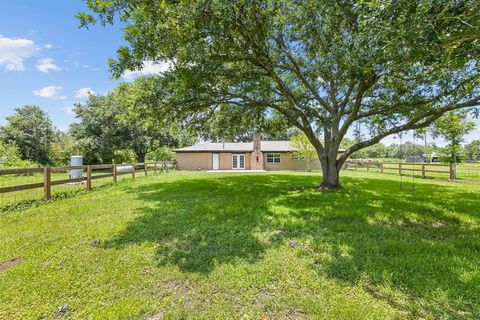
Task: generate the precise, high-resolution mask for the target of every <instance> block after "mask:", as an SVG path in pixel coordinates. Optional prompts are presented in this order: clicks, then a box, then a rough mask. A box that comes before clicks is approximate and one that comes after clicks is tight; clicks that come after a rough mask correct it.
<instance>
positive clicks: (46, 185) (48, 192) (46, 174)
mask: <svg viewBox="0 0 480 320" xmlns="http://www.w3.org/2000/svg"><path fill="white" fill-rule="evenodd" d="M50 173H51V171H50V167H45V168H43V194H44V197H45V200H48V199H50V198H51V196H52V185H51V181H52V180H51V175H50Z"/></svg>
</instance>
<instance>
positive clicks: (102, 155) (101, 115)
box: [70, 79, 188, 163]
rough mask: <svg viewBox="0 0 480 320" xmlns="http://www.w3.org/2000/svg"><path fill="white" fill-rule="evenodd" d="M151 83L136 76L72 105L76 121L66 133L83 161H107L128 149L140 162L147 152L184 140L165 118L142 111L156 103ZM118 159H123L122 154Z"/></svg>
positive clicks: (172, 124) (174, 144)
mask: <svg viewBox="0 0 480 320" xmlns="http://www.w3.org/2000/svg"><path fill="white" fill-rule="evenodd" d="M152 85H155V83H154V82H152V81H150V79H139V80H137V81H135V82H133V83H124V84H121V85H119V86H118V87H117V88H116V89H115V90H114V91H113V92H111V93H109V94H107V95H104V96H101V95H90V96H89V98H88V101H87V102H86V103H85V104H76V105H75V107H74V109H73V110H74V112H75V113H76V115H77V118H79V119H80V122H79V123H74V124H72V126H71V128H70V132H71V134H72V135H73V136H74V137H75V138H76V140H77V144H78V145H79V147H80V148H81V149H82V150H83V154H84V156H85V158H86V161H87V162H101V163H111V162H112V161H113V160H114V159H115V157H116V155H117V154H118V152H119V151H120V150H131V151H133V153H134V154H135V158H136V160H137V161H140V162H144V161H145V156H146V155H147V153H149V152H151V151H155V150H156V149H158V148H160V147H162V146H167V147H173V146H177V145H179V143H181V141H182V139H188V137H186V135H182V134H181V133H180V132H179V130H178V128H177V127H176V125H175V123H172V122H170V121H169V119H163V120H162V118H161V117H155V118H151V117H148V116H146V115H145V114H142V110H144V109H145V106H149V107H155V106H156V105H157V104H158V101H159V100H158V99H157V98H156V93H155V91H152V90H153V89H152V87H151V86H152ZM120 158H121V159H120V160H124V158H125V155H124V154H121V155H120Z"/></svg>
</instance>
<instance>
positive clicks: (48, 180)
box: [0, 161, 173, 200]
mask: <svg viewBox="0 0 480 320" xmlns="http://www.w3.org/2000/svg"><path fill="white" fill-rule="evenodd" d="M137 166H138V167H140V168H141V169H140V170H141V171H140V172H143V174H144V175H145V176H147V174H148V171H154V172H155V173H156V172H157V171H160V170H161V171H164V170H168V169H170V168H172V167H173V163H172V162H170V161H162V162H144V163H122V164H99V165H83V166H66V167H44V168H25V169H2V170H0V176H5V175H29V174H35V173H37V174H38V173H43V182H39V183H29V184H21V185H14V186H7V187H1V188H0V194H2V193H9V192H17V191H22V190H29V189H36V188H43V194H44V198H45V200H48V199H50V198H51V196H52V186H56V185H63V184H70V183H82V184H83V183H84V184H85V187H86V189H87V190H91V189H92V180H96V179H101V178H109V177H111V178H112V179H113V181H114V182H116V181H117V176H119V175H126V174H128V175H132V178H135V175H136V174H138V171H137V169H136V167H137ZM98 169H111V170H112V172H111V173H103V174H99V175H93V174H92V172H93V170H98ZM74 170H80V171H84V172H86V176H85V177H83V176H82V177H80V178H72V177H71V176H70V178H69V179H62V180H52V173H54V172H61V171H70V172H72V171H74Z"/></svg>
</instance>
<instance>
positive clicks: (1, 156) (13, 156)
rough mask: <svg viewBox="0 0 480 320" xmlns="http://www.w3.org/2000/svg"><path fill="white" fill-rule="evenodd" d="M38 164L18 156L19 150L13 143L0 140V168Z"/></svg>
mask: <svg viewBox="0 0 480 320" xmlns="http://www.w3.org/2000/svg"><path fill="white" fill-rule="evenodd" d="M35 167H38V165H37V164H36V163H34V162H31V161H28V160H22V159H21V158H20V151H19V150H18V148H17V146H15V145H13V144H5V143H2V142H0V168H35Z"/></svg>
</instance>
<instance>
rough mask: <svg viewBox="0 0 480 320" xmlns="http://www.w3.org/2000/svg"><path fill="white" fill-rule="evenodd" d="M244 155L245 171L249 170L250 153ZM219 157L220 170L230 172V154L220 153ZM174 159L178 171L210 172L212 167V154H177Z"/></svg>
mask: <svg viewBox="0 0 480 320" xmlns="http://www.w3.org/2000/svg"><path fill="white" fill-rule="evenodd" d="M239 154H242V153H239ZM244 154H245V170H250V164H251V159H250V158H251V156H250V152H247V153H244ZM219 155H220V157H219V159H220V160H219V161H220V163H219V168H220V170H232V153H230V152H220V153H219ZM176 159H177V169H178V170H212V166H213V162H212V161H213V160H212V152H177V154H176Z"/></svg>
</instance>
